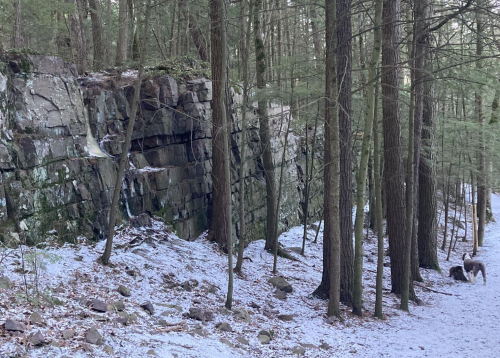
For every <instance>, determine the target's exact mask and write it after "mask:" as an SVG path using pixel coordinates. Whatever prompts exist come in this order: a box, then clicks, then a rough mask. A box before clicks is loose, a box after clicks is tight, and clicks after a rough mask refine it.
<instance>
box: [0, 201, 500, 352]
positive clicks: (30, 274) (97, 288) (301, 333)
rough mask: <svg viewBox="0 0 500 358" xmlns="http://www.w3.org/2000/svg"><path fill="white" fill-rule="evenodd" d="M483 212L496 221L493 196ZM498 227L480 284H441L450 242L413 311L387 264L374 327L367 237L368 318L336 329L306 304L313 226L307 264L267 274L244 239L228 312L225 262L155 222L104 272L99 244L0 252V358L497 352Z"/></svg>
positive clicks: (210, 247) (372, 246)
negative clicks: (393, 287) (281, 288)
mask: <svg viewBox="0 0 500 358" xmlns="http://www.w3.org/2000/svg"><path fill="white" fill-rule="evenodd" d="M493 205H494V207H493V212H494V214H495V215H496V216H497V217H498V216H500V198H499V196H497V195H495V196H494V197H493ZM498 225H499V224H490V225H489V226H488V227H487V230H486V237H485V246H484V247H483V248H481V250H480V258H481V260H482V261H483V262H485V264H486V267H487V272H488V285H487V286H483V285H479V284H478V285H471V284H469V283H462V282H456V281H453V280H452V279H451V278H449V277H447V276H448V269H449V267H451V266H454V265H460V264H461V259H460V256H461V254H462V253H463V251H464V250H467V249H470V246H471V244H470V240H469V241H468V242H462V241H459V242H458V243H457V250H456V251H455V252H452V256H451V260H450V261H449V262H447V261H445V258H446V254H447V252H442V251H441V250H440V251H439V259H440V265H441V269H442V271H443V273H442V274H440V273H438V272H435V271H430V270H425V269H422V270H421V273H422V276H423V278H424V282H423V283H417V284H416V285H415V291H416V293H417V295H418V297H419V298H420V299H421V300H422V301H423V302H424V305H423V306H417V305H415V304H413V303H412V304H411V306H410V312H411V313H405V312H402V311H400V310H399V308H398V307H399V298H398V297H396V296H395V295H393V294H391V293H390V271H389V270H390V269H389V268H388V267H385V268H384V270H385V271H384V298H383V302H384V313H385V315H386V317H387V319H386V320H384V321H380V320H377V319H375V318H373V310H374V302H375V275H376V273H375V272H376V251H377V248H376V242H377V240H376V238H375V237H373V236H372V235H369V236H368V239H367V240H366V241H365V244H364V251H365V263H364V266H365V267H364V268H365V269H364V274H363V279H364V308H365V315H364V317H363V318H359V317H357V316H354V315H352V314H351V313H350V308H349V307H347V306H341V312H342V320H338V319H333V320H331V319H328V318H327V316H326V308H327V302H326V301H323V300H319V299H316V298H314V297H312V296H311V293H312V292H313V291H314V289H315V288H316V287H317V286H318V284H319V282H320V279H321V272H322V262H321V260H322V244H321V239H322V235H321V232H320V236H319V239H318V242H317V243H314V242H313V239H314V236H315V232H314V231H313V230H309V233H308V234H309V240H308V241H307V244H306V248H305V256H300V255H299V254H295V253H292V254H293V255H295V256H296V258H297V261H292V260H287V259H282V258H279V260H278V271H279V272H278V274H277V275H273V274H272V273H271V270H272V263H273V257H272V255H271V254H269V253H267V252H266V251H265V250H264V249H263V248H264V242H263V241H255V242H252V243H251V244H250V245H249V246H248V248H247V249H246V250H245V257H246V258H247V259H246V260H245V261H244V265H243V274H242V275H241V276H237V275H235V278H234V302H233V309H232V311H229V310H227V309H226V308H225V307H224V304H225V299H226V289H227V257H226V256H225V255H224V254H222V253H221V252H220V251H219V250H218V249H217V246H216V245H215V244H213V243H211V242H208V241H207V240H206V238H205V236H202V237H200V238H198V239H197V240H196V241H194V242H187V241H183V240H180V239H179V238H178V237H176V236H175V235H173V234H172V233H171V232H170V230H169V229H168V228H167V227H166V226H165V225H164V224H162V223H161V222H158V221H154V220H152V221H151V223H150V225H149V226H147V227H140V228H134V227H120V228H118V230H117V234H116V236H115V239H114V243H113V253H112V256H111V264H110V265H109V266H103V265H102V264H100V263H99V262H98V258H99V256H100V255H101V254H102V252H103V250H104V246H105V242H103V241H102V242H97V243H94V242H91V241H88V240H86V239H84V238H80V240H79V241H80V242H79V243H78V244H77V245H71V244H65V245H64V246H60V247H59V246H57V245H55V244H53V243H51V241H49V244H48V246H47V247H46V248H44V249H37V250H35V249H34V248H28V247H22V248H19V249H16V250H7V249H3V250H2V251H0V261H1V262H2V266H0V277H7V278H8V282H10V285H0V324H1V325H5V329H6V330H7V327H9V328H11V327H14V326H13V323H15V324H16V326H15V327H18V328H19V329H17V328H16V330H10V331H9V330H7V332H5V331H4V332H5V333H3V334H0V357H4V356H16V355H23V356H26V357H64V356H71V357H110V356H115V357H149V356H154V355H156V356H158V357H200V358H202V357H203V358H210V357H217V358H220V357H284V356H293V355H295V354H303V355H304V356H306V357H362V358H363V357H366V358H368V357H370V358H371V357H451V356H453V357H464V358H465V357H467V358H470V357H482V358H493V357H497V355H498V353H497V352H498V347H499V345H500V335H499V334H498V328H497V325H498V318H499V316H500V313H499V312H500V300H499V287H500V275H499V274H498V272H499V271H500V267H499V266H500V263H499V262H500V260H499V259H498V257H499V256H500V237H499V236H500V234H498V232H499V230H498V229H499V227H498ZM460 230H461V231H460V232H459V233H458V236H463V235H464V232H463V230H462V229H460ZM301 235H302V228H301V227H296V228H292V229H291V230H290V231H288V232H286V233H284V234H282V235H281V236H280V242H281V243H282V244H283V246H284V247H285V248H294V247H295V248H296V247H297V246H300V245H301V243H302V237H301ZM469 235H470V234H469ZM34 258H37V260H34ZM23 261H24V267H23ZM386 261H387V262H388V258H386ZM34 262H36V263H37V266H34ZM23 272H25V274H24V275H23ZM35 272H36V273H37V275H36V276H35V274H34V273H35ZM274 277H280V279H279V280H278V281H282V280H284V281H286V282H287V283H289V285H290V286H293V290H291V292H289V293H287V294H286V295H285V296H284V297H282V299H279V298H277V297H275V290H276V288H275V287H273V284H272V282H275V281H276V280H272V278H274ZM281 279H282V280H281ZM4 281H6V282H7V280H4ZM119 287H122V289H121V290H120V289H118V288H119ZM123 288H127V289H128V291H127V290H124V289H123ZM37 290H38V292H37ZM124 292H126V293H127V294H126V295H124V294H123V293H124ZM26 293H28V295H29V298H30V301H29V302H28V301H27V300H26ZM96 302H97V303H99V307H102V308H101V310H100V312H99V310H98V311H96V310H95V308H96ZM100 302H102V303H103V304H104V305H106V306H105V307H104V306H103V305H101V304H100ZM117 302H120V303H121V305H119V307H120V309H122V310H119V309H117V307H118V306H117V305H116V303H117ZM145 303H148V305H147V306H144V304H145ZM141 307H148V308H149V309H143V308H141ZM35 311H36V312H38V313H39V315H40V320H39V321H40V322H43V324H37V325H36V328H35V327H34V326H31V325H30V324H29V323H30V322H29V320H30V318H29V317H30V315H31V317H32V316H33V315H32V313H33V312H35ZM15 327H14V328H15ZM20 328H23V329H25V331H23V330H21V329H20ZM0 332H1V331H0ZM9 332H10V333H9ZM35 335H36V337H38V338H40V339H39V340H38V341H37V340H36V339H34V338H33V339H32V343H30V344H28V347H27V348H28V350H27V351H26V347H25V346H24V342H26V338H27V337H35ZM28 342H29V341H28ZM39 342H43V344H38V343H39ZM35 343H37V344H35ZM45 343H47V344H45ZM35 345H36V346H39V347H34V346H35Z"/></svg>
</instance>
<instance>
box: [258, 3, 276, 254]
mask: <svg viewBox="0 0 500 358" xmlns="http://www.w3.org/2000/svg"><path fill="white" fill-rule="evenodd" d="M261 13H262V0H256V1H255V12H254V17H253V31H254V41H255V66H256V69H255V72H256V79H257V89H258V90H259V91H261V92H260V93H259V94H258V100H257V115H258V117H259V136H260V144H261V146H262V161H263V164H264V175H265V178H266V194H267V196H266V208H267V222H266V245H265V249H266V250H269V251H274V247H275V245H277V244H278V243H277V237H275V234H274V233H275V226H277V225H278V218H277V216H276V202H277V193H276V179H275V173H274V163H273V157H272V151H271V133H270V126H269V118H268V117H267V102H266V100H265V98H264V95H263V93H262V91H263V90H264V89H265V88H266V80H265V77H264V75H265V72H266V53H265V47H264V41H263V37H262V31H263V29H262V28H261V22H260V21H261V20H260V19H261V16H262V14H261Z"/></svg>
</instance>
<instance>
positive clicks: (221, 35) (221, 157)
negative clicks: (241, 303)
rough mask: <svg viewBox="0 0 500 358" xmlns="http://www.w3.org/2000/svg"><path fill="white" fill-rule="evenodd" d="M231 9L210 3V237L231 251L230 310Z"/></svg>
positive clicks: (229, 298) (215, 1) (230, 291)
mask: <svg viewBox="0 0 500 358" xmlns="http://www.w3.org/2000/svg"><path fill="white" fill-rule="evenodd" d="M226 14H227V8H226V4H225V0H210V42H211V45H212V49H213V51H212V56H211V63H212V64H211V67H212V86H213V100H212V126H213V135H212V183H213V206H214V208H215V210H213V215H212V224H211V227H210V232H211V233H210V237H211V238H212V239H214V240H215V241H217V243H218V244H219V245H221V246H225V247H226V248H227V255H228V268H229V280H228V291H227V299H226V308H227V309H231V306H232V303H233V242H232V233H231V231H232V223H231V176H230V172H229V170H230V169H229V165H230V160H231V159H230V153H229V143H228V131H229V127H228V121H227V110H226V104H227V99H226V86H227V80H228V79H227V47H226V46H227V39H226V21H227V15H226Z"/></svg>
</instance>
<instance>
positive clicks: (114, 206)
mask: <svg viewBox="0 0 500 358" xmlns="http://www.w3.org/2000/svg"><path fill="white" fill-rule="evenodd" d="M150 17H151V0H148V1H147V3H146V16H145V20H144V33H143V37H142V51H141V59H140V62H139V71H138V73H137V79H136V81H135V86H134V89H135V91H134V99H133V103H132V109H131V111H130V118H129V119H128V125H127V132H126V135H125V141H124V142H123V146H122V153H121V156H120V164H119V165H118V171H117V173H116V182H115V188H114V191H113V199H112V202H111V206H110V208H109V227H108V237H107V240H106V248H105V250H104V253H103V254H102V258H101V259H102V263H103V264H104V265H107V264H108V263H109V258H110V256H111V249H112V246H113V236H114V234H115V222H116V214H117V211H118V201H119V199H120V191H121V187H122V179H123V172H124V170H125V166H126V164H127V163H128V152H129V149H130V143H131V141H132V134H133V132H134V124H135V118H136V116H137V110H138V107H139V99H140V92H141V83H142V78H143V75H144V64H145V62H146V45H147V43H148V34H149V19H150Z"/></svg>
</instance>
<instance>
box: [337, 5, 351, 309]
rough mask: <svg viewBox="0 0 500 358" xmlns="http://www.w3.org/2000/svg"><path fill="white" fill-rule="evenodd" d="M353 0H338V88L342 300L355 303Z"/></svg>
mask: <svg viewBox="0 0 500 358" xmlns="http://www.w3.org/2000/svg"><path fill="white" fill-rule="evenodd" d="M351 2H352V0H337V8H336V12H337V23H336V25H337V51H336V60H337V86H338V103H339V109H338V116H339V134H340V204H339V205H340V218H339V220H340V240H341V246H342V249H341V254H340V265H341V269H340V277H341V282H340V301H341V302H343V303H352V291H353V282H354V250H353V240H352V158H351V150H352V149H351V147H352V143H351V116H352V98H351V87H352V73H351V72H352V40H351V38H352V27H351Z"/></svg>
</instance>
